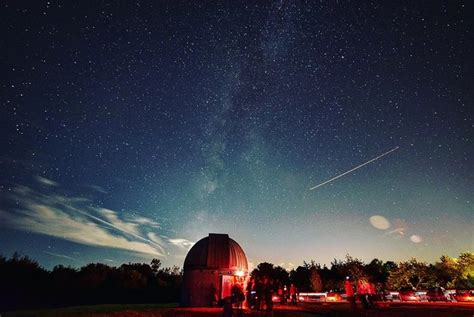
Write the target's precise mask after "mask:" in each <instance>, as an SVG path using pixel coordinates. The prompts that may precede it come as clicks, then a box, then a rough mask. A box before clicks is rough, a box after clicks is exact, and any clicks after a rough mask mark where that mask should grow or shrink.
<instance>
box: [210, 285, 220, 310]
mask: <svg viewBox="0 0 474 317" xmlns="http://www.w3.org/2000/svg"><path fill="white" fill-rule="evenodd" d="M218 301H219V296H218V295H217V289H216V287H215V286H214V284H211V293H210V304H211V305H210V306H211V307H216V306H217V302H218Z"/></svg>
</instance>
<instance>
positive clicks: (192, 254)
mask: <svg viewBox="0 0 474 317" xmlns="http://www.w3.org/2000/svg"><path fill="white" fill-rule="evenodd" d="M247 276H248V264H247V257H246V256H245V253H244V251H243V250H242V248H241V247H240V245H239V244H238V243H237V242H235V241H234V240H232V239H231V238H229V235H227V234H213V233H210V234H209V236H208V237H205V238H203V239H201V240H199V241H198V242H197V243H196V244H195V245H194V246H193V247H192V248H191V250H189V252H188V255H187V256H186V259H185V260H184V276H183V288H182V291H181V305H183V306H194V307H195V306H211V305H213V304H214V303H215V301H216V299H217V300H219V299H222V298H225V297H228V296H230V295H231V289H232V287H233V286H234V285H238V286H240V287H242V288H245V282H246V280H247Z"/></svg>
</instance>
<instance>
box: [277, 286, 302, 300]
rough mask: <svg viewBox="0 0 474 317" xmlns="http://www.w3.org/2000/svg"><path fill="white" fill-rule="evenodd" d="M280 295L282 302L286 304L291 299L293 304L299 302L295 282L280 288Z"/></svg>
mask: <svg viewBox="0 0 474 317" xmlns="http://www.w3.org/2000/svg"><path fill="white" fill-rule="evenodd" d="M278 297H279V299H280V304H286V303H288V301H289V302H290V304H291V305H296V304H297V303H298V289H297V288H296V286H295V285H294V284H293V283H292V284H291V285H290V287H289V288H288V287H287V286H286V285H285V286H283V287H280V288H278Z"/></svg>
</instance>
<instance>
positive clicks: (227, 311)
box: [222, 296, 234, 317]
mask: <svg viewBox="0 0 474 317" xmlns="http://www.w3.org/2000/svg"><path fill="white" fill-rule="evenodd" d="M223 302H224V305H223V306H222V307H223V313H222V317H232V316H233V314H234V311H233V308H232V298H231V297H230V296H228V297H226V298H224V300H223Z"/></svg>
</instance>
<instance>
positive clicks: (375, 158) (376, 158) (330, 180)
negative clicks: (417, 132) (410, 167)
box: [309, 146, 399, 190]
mask: <svg viewBox="0 0 474 317" xmlns="http://www.w3.org/2000/svg"><path fill="white" fill-rule="evenodd" d="M398 149H399V147H398V146H396V147H394V148H393V149H391V150H390V151H387V152H385V153H383V154H380V155H379V156H377V157H374V158H373V159H371V160H369V161H367V162H365V163H362V164H360V165H358V166H356V167H354V168H352V169H350V170H348V171H347V172H344V173H342V174H340V175H337V176H336V177H333V178H331V179H329V180H327V181H325V182H323V183H321V184H319V185H316V186H313V187H311V188H310V189H309V190H313V189H316V188H318V187H321V186H323V185H326V184H327V183H330V182H332V181H333V180H336V179H338V178H339V177H342V176H344V175H346V174H349V173H350V172H353V171H355V170H357V169H359V168H361V167H362V166H365V165H367V164H369V163H372V162H373V161H376V160H378V159H379V158H382V157H384V156H385V155H388V154H390V153H392V152H393V151H395V150H398Z"/></svg>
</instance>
